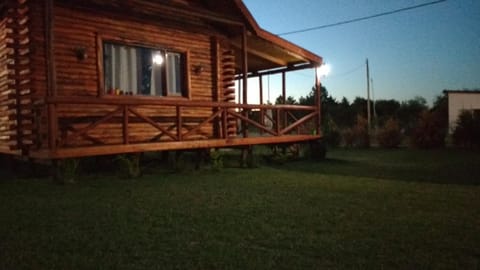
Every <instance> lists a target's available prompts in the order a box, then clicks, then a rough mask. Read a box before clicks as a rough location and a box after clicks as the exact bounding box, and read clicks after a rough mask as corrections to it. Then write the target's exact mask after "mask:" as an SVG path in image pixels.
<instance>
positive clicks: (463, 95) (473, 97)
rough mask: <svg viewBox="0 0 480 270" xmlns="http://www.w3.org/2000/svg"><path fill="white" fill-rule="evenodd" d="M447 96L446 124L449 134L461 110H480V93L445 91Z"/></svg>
mask: <svg viewBox="0 0 480 270" xmlns="http://www.w3.org/2000/svg"><path fill="white" fill-rule="evenodd" d="M446 93H447V94H448V123H449V128H450V132H452V130H453V129H454V128H455V125H456V121H457V119H458V116H459V115H460V113H461V112H462V110H480V91H470V92H469V91H446Z"/></svg>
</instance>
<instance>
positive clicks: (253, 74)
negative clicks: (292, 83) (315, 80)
mask: <svg viewBox="0 0 480 270" xmlns="http://www.w3.org/2000/svg"><path fill="white" fill-rule="evenodd" d="M314 67H316V65H315V64H313V63H301V64H297V65H293V66H287V67H283V68H275V69H269V70H265V71H259V72H251V73H249V74H248V78H255V77H258V76H264V75H275V74H279V73H282V72H291V71H297V70H303V69H308V68H314ZM242 77H243V75H242V74H239V75H237V76H236V79H240V78H242Z"/></svg>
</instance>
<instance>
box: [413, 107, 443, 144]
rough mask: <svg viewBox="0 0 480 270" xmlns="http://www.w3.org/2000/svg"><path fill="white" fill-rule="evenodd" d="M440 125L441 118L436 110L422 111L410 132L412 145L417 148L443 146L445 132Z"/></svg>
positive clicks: (441, 124)
mask: <svg viewBox="0 0 480 270" xmlns="http://www.w3.org/2000/svg"><path fill="white" fill-rule="evenodd" d="M442 126H443V123H442V118H441V117H440V114H439V113H438V112H435V111H430V110H424V111H422V112H421V113H420V116H419V117H418V120H417V122H416V125H415V126H414V128H413V129H412V131H411V134H410V141H411V143H412V145H413V146H414V147H418V148H438V147H443V146H444V145H445V136H446V133H445V130H444V129H442Z"/></svg>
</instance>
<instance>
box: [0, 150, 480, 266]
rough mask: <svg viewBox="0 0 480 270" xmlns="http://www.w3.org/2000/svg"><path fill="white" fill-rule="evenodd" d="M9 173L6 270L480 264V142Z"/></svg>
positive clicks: (1, 256)
mask: <svg viewBox="0 0 480 270" xmlns="http://www.w3.org/2000/svg"><path fill="white" fill-rule="evenodd" d="M328 157H329V159H328V160H326V161H324V162H313V161H294V162H289V163H286V164H284V165H282V166H270V165H261V166H260V167H259V168H256V169H240V168H227V169H224V170H222V171H220V172H212V171H209V170H200V171H187V172H182V173H169V172H166V171H162V170H156V169H155V168H150V169H149V170H148V171H147V173H146V175H144V176H143V177H142V178H141V179H138V180H125V179H118V178H117V177H115V175H114V174H96V175H84V176H81V177H80V179H78V182H77V183H76V184H73V185H65V186H58V185H54V184H52V182H51V181H50V180H48V179H32V178H29V179H22V178H17V179H13V178H14V177H7V176H6V175H7V174H5V173H2V174H1V175H2V178H1V180H0V269H480V153H478V152H476V153H473V152H463V151H459V150H439V151H417V150H403V149H402V150H335V151H332V152H330V153H329V154H328Z"/></svg>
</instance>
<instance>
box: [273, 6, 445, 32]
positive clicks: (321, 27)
mask: <svg viewBox="0 0 480 270" xmlns="http://www.w3.org/2000/svg"><path fill="white" fill-rule="evenodd" d="M446 1H447V0H437V1H433V2H428V3H424V4H420V5H415V6H410V7H405V8H400V9H395V10H392V11H387V12H382V13H378V14H374V15H370V16H365V17H360V18H355V19H350V20H345V21H340V22H336V23H331V24H324V25H320V26H315V27H310V28H304V29H300V30H295V31H290V32H285V33H280V34H277V35H279V36H286V35H292V34H298V33H304V32H309V31H313V30H318V29H323V28H329V27H334V26H339V25H343V24H349V23H354V22H359V21H364V20H369V19H373V18H377V17H382V16H386V15H392V14H395V13H400V12H404V11H407V10H412V9H416V8H421V7H426V6H431V5H436V4H440V3H442V2H446Z"/></svg>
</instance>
